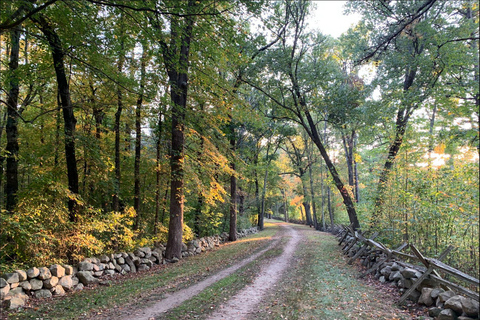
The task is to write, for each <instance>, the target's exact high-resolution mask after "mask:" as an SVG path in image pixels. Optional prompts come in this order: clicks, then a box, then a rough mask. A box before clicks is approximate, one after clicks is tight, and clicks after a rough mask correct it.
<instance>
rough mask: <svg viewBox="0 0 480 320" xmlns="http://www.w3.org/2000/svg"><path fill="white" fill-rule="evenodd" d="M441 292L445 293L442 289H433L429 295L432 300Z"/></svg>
mask: <svg viewBox="0 0 480 320" xmlns="http://www.w3.org/2000/svg"><path fill="white" fill-rule="evenodd" d="M442 292H445V290H443V289H442V288H434V289H433V290H432V293H431V294H430V295H431V297H432V299H437V298H438V295H439V294H440V293H442Z"/></svg>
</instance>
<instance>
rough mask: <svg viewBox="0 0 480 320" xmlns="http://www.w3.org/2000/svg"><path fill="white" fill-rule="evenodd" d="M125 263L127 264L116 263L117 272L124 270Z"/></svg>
mask: <svg viewBox="0 0 480 320" xmlns="http://www.w3.org/2000/svg"><path fill="white" fill-rule="evenodd" d="M124 265H125V264H122V265H120V264H118V263H115V270H116V271H117V272H122V270H123V266H124Z"/></svg>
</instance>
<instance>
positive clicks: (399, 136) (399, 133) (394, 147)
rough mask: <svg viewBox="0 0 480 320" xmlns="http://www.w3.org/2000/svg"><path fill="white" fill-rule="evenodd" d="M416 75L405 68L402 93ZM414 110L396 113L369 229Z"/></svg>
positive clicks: (380, 206) (379, 209) (377, 214)
mask: <svg viewBox="0 0 480 320" xmlns="http://www.w3.org/2000/svg"><path fill="white" fill-rule="evenodd" d="M416 74H417V69H416V68H413V69H412V68H410V67H408V68H407V71H406V72H405V80H404V84H403V91H404V92H407V91H408V90H409V89H410V87H411V86H412V84H413V81H414V80H415V76H416ZM414 109H415V106H412V105H409V106H403V107H401V108H400V109H399V110H398V112H397V119H396V122H395V138H394V140H393V142H392V143H391V144H390V148H389V150H388V156H387V160H386V161H385V164H384V166H383V170H382V172H381V173H380V177H379V179H378V184H377V195H376V197H375V202H374V203H375V204H374V209H373V214H372V218H371V221H370V224H371V225H370V227H373V226H374V225H375V224H376V223H377V222H378V220H379V219H380V217H381V216H382V214H383V203H384V199H385V190H386V187H387V182H388V179H389V175H390V172H391V170H392V167H393V164H394V162H395V158H396V157H397V154H398V151H399V150H400V146H401V145H402V143H403V137H404V136H405V132H406V130H407V124H408V120H409V119H410V116H411V114H412V112H413V110H414Z"/></svg>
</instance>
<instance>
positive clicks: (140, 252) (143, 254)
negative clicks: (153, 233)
mask: <svg viewBox="0 0 480 320" xmlns="http://www.w3.org/2000/svg"><path fill="white" fill-rule="evenodd" d="M134 254H135V256H137V257H140V258H144V257H145V252H143V251H140V249H137V250H135V252H134ZM130 258H132V259H133V257H131V256H130Z"/></svg>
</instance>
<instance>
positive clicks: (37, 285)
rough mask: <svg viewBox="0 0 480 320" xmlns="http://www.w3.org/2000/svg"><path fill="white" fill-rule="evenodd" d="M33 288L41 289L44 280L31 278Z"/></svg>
mask: <svg viewBox="0 0 480 320" xmlns="http://www.w3.org/2000/svg"><path fill="white" fill-rule="evenodd" d="M30 286H31V290H40V289H42V288H43V281H42V280H39V279H31V280H30Z"/></svg>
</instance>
